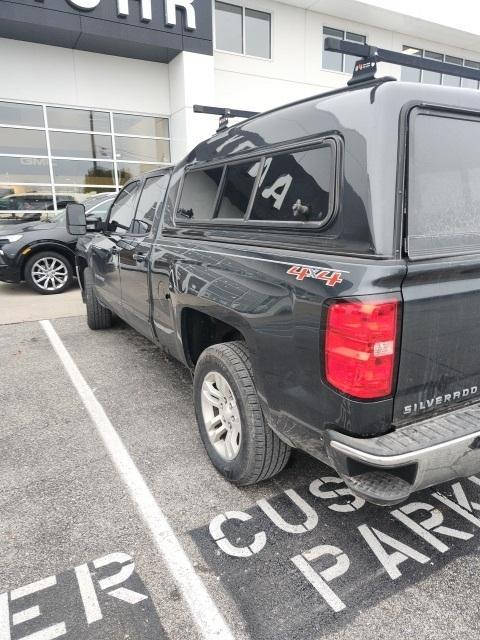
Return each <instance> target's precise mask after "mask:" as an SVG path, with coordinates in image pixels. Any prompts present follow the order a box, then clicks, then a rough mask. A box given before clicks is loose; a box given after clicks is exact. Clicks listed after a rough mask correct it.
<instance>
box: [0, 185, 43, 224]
mask: <svg viewBox="0 0 480 640" xmlns="http://www.w3.org/2000/svg"><path fill="white" fill-rule="evenodd" d="M53 210H54V203H53V195H52V189H51V188H50V187H36V186H33V185H24V184H21V185H20V184H10V185H4V186H0V224H1V223H2V220H25V221H34V220H40V219H41V218H42V217H46V216H48V212H49V211H50V212H53Z"/></svg>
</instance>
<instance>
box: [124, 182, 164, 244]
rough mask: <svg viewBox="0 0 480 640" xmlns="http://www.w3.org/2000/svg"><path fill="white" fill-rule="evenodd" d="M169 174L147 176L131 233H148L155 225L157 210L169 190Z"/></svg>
mask: <svg viewBox="0 0 480 640" xmlns="http://www.w3.org/2000/svg"><path fill="white" fill-rule="evenodd" d="M169 178H170V176H169V174H166V175H163V176H155V177H153V178H147V179H146V180H145V184H144V186H143V191H142V195H141V196H140V199H139V201H138V207H137V213H136V215H135V220H134V221H133V224H132V228H131V233H134V234H137V235H140V234H145V235H146V234H147V233H149V232H150V229H151V228H152V225H153V218H154V216H155V212H156V210H157V209H158V208H159V207H161V206H162V204H163V201H164V199H165V192H166V190H167V186H168V181H169Z"/></svg>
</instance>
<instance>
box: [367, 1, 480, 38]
mask: <svg viewBox="0 0 480 640" xmlns="http://www.w3.org/2000/svg"><path fill="white" fill-rule="evenodd" d="M367 4H372V5H376V6H378V7H382V8H383V9H390V10H391V11H396V12H398V13H406V14H407V15H411V16H414V17H416V18H421V19H423V20H429V21H433V22H438V23H440V24H443V25H446V26H448V27H452V28H453V29H460V30H461V31H467V32H469V33H477V34H480V1H479V0H455V2H452V1H451V0H367Z"/></svg>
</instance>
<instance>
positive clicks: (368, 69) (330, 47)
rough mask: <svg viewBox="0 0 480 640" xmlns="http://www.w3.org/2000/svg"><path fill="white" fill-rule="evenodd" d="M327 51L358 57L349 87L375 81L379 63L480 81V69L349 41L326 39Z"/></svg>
mask: <svg viewBox="0 0 480 640" xmlns="http://www.w3.org/2000/svg"><path fill="white" fill-rule="evenodd" d="M325 50H326V51H337V52H338V53H346V54H348V55H351V56H358V58H359V60H357V62H356V63H355V67H354V69H353V76H352V77H351V79H350V80H349V81H348V82H347V84H348V85H353V84H358V83H360V82H368V81H370V80H373V79H374V78H375V73H376V72H377V62H389V63H390V64H399V65H401V66H403V67H413V68H414V69H424V70H425V71H434V72H436V73H444V74H446V75H449V76H457V77H460V78H469V79H471V80H480V70H479V69H471V68H470V67H462V66H461V65H457V64H450V63H449V62H439V61H437V60H430V59H429V58H420V57H417V56H412V55H410V54H408V53H399V52H398V51H390V50H389V49H380V48H379V47H375V46H373V45H368V44H358V43H356V42H348V41H347V40H339V39H338V38H325Z"/></svg>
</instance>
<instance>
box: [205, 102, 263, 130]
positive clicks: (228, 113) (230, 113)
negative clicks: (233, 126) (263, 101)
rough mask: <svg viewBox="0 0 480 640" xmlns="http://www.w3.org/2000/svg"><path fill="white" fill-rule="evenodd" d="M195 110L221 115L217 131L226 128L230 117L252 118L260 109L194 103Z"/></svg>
mask: <svg viewBox="0 0 480 640" xmlns="http://www.w3.org/2000/svg"><path fill="white" fill-rule="evenodd" d="M193 112H194V113H206V114H209V115H214V116H220V121H219V126H218V129H217V131H223V130H224V129H226V128H227V127H228V120H229V119H230V118H251V117H253V116H256V115H258V111H244V110H242V109H229V108H228V107H207V106H205V105H203V104H194V105H193Z"/></svg>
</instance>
